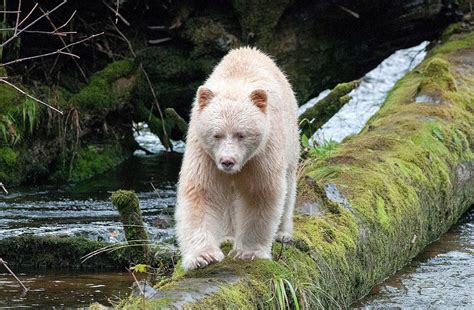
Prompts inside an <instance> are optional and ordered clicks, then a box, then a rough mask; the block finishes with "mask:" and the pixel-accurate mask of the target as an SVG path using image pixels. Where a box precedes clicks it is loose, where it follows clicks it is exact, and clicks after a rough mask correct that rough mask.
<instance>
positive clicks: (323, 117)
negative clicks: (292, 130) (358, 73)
mask: <svg viewBox="0 0 474 310" xmlns="http://www.w3.org/2000/svg"><path fill="white" fill-rule="evenodd" d="M359 85H360V80H356V81H352V82H348V83H341V84H338V85H336V87H334V89H333V90H331V92H330V93H329V94H328V95H327V96H326V97H324V98H323V99H321V100H320V101H318V102H317V103H316V104H315V105H314V106H312V107H310V108H308V109H307V110H306V111H304V112H303V113H302V114H301V115H300V117H299V122H300V128H301V133H302V134H305V135H306V136H307V137H311V136H312V135H313V134H314V133H315V132H316V130H318V129H319V128H321V126H323V125H324V124H325V123H326V122H327V121H328V120H329V119H330V118H331V117H333V116H334V114H336V113H337V112H338V111H339V110H340V109H341V108H342V107H343V106H344V105H345V104H346V103H348V102H349V100H351V99H352V98H351V96H349V93H350V92H351V91H352V90H353V89H354V88H356V87H357V86H359Z"/></svg>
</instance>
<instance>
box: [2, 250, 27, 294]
mask: <svg viewBox="0 0 474 310" xmlns="http://www.w3.org/2000/svg"><path fill="white" fill-rule="evenodd" d="M0 264H2V265H3V267H5V269H7V270H8V272H9V273H10V274H11V275H12V276H13V277H14V278H15V280H16V281H17V282H18V283H20V285H21V287H23V290H24V291H25V292H28V288H27V287H26V286H25V285H24V284H23V282H21V280H20V279H18V277H17V276H16V274H15V273H14V272H13V271H12V270H11V269H10V267H8V265H7V262H6V261H4V260H3V259H1V258H0Z"/></svg>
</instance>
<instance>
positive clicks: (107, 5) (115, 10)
mask: <svg viewBox="0 0 474 310" xmlns="http://www.w3.org/2000/svg"><path fill="white" fill-rule="evenodd" d="M102 3H103V4H104V5H105V6H106V7H107V8H108V9H109V10H111V11H112V12H114V14H115V23H116V24H117V22H118V18H120V20H121V21H122V22H123V23H124V24H125V25H127V26H130V23H129V22H128V20H126V19H125V17H123V16H122V14H120V13H119V2H118V0H117V4H116V5H117V9H114V8H113V7H111V6H110V5H109V4H108V3H107V2H105V1H104V0H102Z"/></svg>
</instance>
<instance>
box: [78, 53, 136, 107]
mask: <svg viewBox="0 0 474 310" xmlns="http://www.w3.org/2000/svg"><path fill="white" fill-rule="evenodd" d="M132 69H133V66H132V63H131V62H130V61H128V60H119V61H115V62H113V63H111V64H109V65H108V66H107V67H105V68H104V69H103V70H102V71H99V72H97V73H95V74H94V75H93V76H92V77H91V79H90V82H89V84H88V85H87V86H86V87H84V88H83V89H82V90H81V91H80V92H79V93H78V94H76V95H74V96H73V97H72V98H71V101H72V103H73V104H75V105H76V106H77V107H78V108H79V109H80V110H81V111H90V112H96V113H107V112H108V111H110V110H114V109H118V108H119V107H120V106H121V105H123V104H124V102H123V101H122V100H123V99H124V97H125V96H126V95H127V94H128V92H129V91H130V90H129V89H128V88H127V87H118V88H116V87H114V83H115V82H116V81H117V80H119V79H120V78H125V77H127V76H129V75H130V74H131V73H132Z"/></svg>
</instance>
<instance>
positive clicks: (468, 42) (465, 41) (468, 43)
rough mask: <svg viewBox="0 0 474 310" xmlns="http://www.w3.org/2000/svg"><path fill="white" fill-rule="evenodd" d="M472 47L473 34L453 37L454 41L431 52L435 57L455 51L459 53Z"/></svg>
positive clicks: (473, 41)
mask: <svg viewBox="0 0 474 310" xmlns="http://www.w3.org/2000/svg"><path fill="white" fill-rule="evenodd" d="M473 46H474V33H470V34H467V35H466V34H464V35H462V36H460V37H458V38H456V37H454V39H452V40H450V41H447V42H445V43H444V44H441V45H439V46H437V47H435V48H434V49H433V51H432V53H433V54H437V55H440V56H441V55H445V54H450V53H453V52H456V51H460V50H463V49H469V48H472V47H473Z"/></svg>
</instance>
